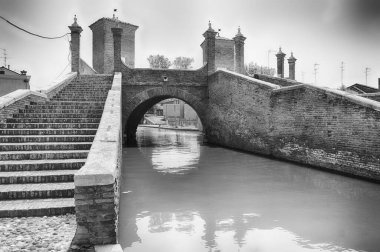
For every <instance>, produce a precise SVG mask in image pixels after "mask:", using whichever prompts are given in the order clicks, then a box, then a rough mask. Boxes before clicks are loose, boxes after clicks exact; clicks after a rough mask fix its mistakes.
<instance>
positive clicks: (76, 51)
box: [69, 15, 83, 74]
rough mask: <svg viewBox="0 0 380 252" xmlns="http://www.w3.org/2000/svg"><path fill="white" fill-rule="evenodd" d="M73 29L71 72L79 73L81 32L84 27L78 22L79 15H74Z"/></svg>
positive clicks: (71, 28) (71, 27)
mask: <svg viewBox="0 0 380 252" xmlns="http://www.w3.org/2000/svg"><path fill="white" fill-rule="evenodd" d="M69 29H70V31H71V45H70V49H71V72H77V73H78V74H79V60H80V33H81V32H82V31H83V29H82V27H80V26H79V25H78V24H77V16H76V15H75V16H74V23H73V24H72V25H71V26H69Z"/></svg>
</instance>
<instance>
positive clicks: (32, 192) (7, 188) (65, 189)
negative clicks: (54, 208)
mask: <svg viewBox="0 0 380 252" xmlns="http://www.w3.org/2000/svg"><path fill="white" fill-rule="evenodd" d="M71 197H74V182H66V183H35V184H8V185H0V200H17V199H45V198H71ZM1 203H2V202H1ZM0 205H1V204H0Z"/></svg>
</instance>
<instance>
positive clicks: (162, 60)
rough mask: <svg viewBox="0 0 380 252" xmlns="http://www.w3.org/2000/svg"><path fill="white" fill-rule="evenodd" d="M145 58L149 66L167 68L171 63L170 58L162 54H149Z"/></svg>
mask: <svg viewBox="0 0 380 252" xmlns="http://www.w3.org/2000/svg"><path fill="white" fill-rule="evenodd" d="M147 60H148V62H149V65H150V67H151V68H161V69H168V68H169V67H170V66H171V65H172V63H171V62H170V60H169V59H168V58H166V57H165V56H164V55H159V54H157V55H150V56H149V57H148V58H147Z"/></svg>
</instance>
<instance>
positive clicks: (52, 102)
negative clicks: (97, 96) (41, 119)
mask: <svg viewBox="0 0 380 252" xmlns="http://www.w3.org/2000/svg"><path fill="white" fill-rule="evenodd" d="M104 103H105V101H54V100H50V101H48V102H31V103H30V104H31V105H69V106H71V105H75V106H91V105H99V106H104Z"/></svg>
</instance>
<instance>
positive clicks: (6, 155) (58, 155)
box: [0, 150, 89, 161]
mask: <svg viewBox="0 0 380 252" xmlns="http://www.w3.org/2000/svg"><path fill="white" fill-rule="evenodd" d="M88 152H89V150H38V151H3V152H0V160H2V161H6V160H42V159H83V158H87V155H88Z"/></svg>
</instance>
